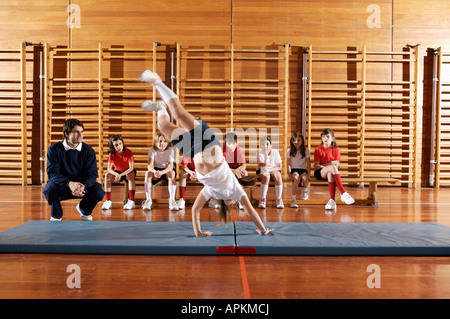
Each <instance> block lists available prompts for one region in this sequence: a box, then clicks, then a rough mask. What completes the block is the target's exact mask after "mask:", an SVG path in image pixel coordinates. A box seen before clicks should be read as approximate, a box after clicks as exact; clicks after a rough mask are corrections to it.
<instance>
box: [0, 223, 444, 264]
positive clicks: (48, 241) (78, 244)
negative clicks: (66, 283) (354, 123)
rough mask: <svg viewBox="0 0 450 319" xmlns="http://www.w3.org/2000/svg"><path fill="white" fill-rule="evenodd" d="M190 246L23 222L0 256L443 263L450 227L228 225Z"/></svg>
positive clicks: (132, 227)
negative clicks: (268, 231) (437, 259)
mask: <svg viewBox="0 0 450 319" xmlns="http://www.w3.org/2000/svg"><path fill="white" fill-rule="evenodd" d="M216 226H217V223H215V222H202V229H203V230H209V231H213V232H214V234H213V236H208V237H204V238H197V237H195V236H194V233H193V230H192V223H190V222H128V221H123V222H120V221H60V222H54V221H52V222H51V221H29V222H26V223H24V224H22V225H19V226H17V227H14V228H11V229H9V230H6V231H3V232H0V253H55V254H57V253H60V254H125V255H126V254H129V255H131V254H133V255H142V254H144V255H236V254H237V255H246V254H255V255H335V256H338V255H360V256H371V255H372V256H374V255H377V256H389V255H390V256H400V255H410V256H450V227H447V226H444V225H441V224H437V223H266V226H267V227H269V228H275V232H274V233H273V234H272V235H267V236H261V235H259V234H257V233H256V231H255V230H256V226H255V225H254V224H253V223H252V222H237V223H229V225H228V227H224V226H221V227H220V228H218V229H216Z"/></svg>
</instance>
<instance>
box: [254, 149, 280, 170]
mask: <svg viewBox="0 0 450 319" xmlns="http://www.w3.org/2000/svg"><path fill="white" fill-rule="evenodd" d="M266 162H267V164H268V165H267V169H271V168H276V167H278V165H279V164H280V163H281V156H280V153H279V152H278V151H277V150H275V149H273V148H272V149H271V151H270V155H269V156H268V159H267V161H266V155H265V154H264V153H262V152H261V150H259V151H258V164H259V163H266Z"/></svg>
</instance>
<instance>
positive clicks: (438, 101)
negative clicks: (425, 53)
mask: <svg viewBox="0 0 450 319" xmlns="http://www.w3.org/2000/svg"><path fill="white" fill-rule="evenodd" d="M437 69H438V80H439V81H438V83H437V96H436V171H435V174H434V179H435V188H437V189H439V187H440V180H441V111H442V110H441V107H442V105H441V93H442V48H440V49H439V50H438V67H437Z"/></svg>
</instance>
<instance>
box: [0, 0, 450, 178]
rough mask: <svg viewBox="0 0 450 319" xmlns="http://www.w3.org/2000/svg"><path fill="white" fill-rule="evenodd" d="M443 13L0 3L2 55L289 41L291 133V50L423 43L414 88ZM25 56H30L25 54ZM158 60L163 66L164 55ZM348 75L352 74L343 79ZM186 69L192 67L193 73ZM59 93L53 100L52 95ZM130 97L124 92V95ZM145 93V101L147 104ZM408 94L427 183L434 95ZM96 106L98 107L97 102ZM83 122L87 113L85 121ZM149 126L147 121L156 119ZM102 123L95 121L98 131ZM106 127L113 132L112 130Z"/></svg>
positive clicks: (294, 6)
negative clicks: (34, 47) (24, 46)
mask: <svg viewBox="0 0 450 319" xmlns="http://www.w3.org/2000/svg"><path fill="white" fill-rule="evenodd" d="M449 15H450V5H449V4H448V1H446V0H435V1H433V6H431V5H429V3H427V2H423V1H419V0H378V1H371V0H363V1H334V0H324V1H311V0H286V1H275V0H259V1H253V0H201V1H195V2H188V1H181V0H174V1H170V2H167V1H156V0H147V1H143V0H130V1H126V2H124V1H120V0H98V1H90V0H65V1H64V0H42V1H34V0H23V1H8V2H7V3H4V4H2V18H1V20H0V26H1V27H0V48H2V49H12V50H17V49H18V47H19V44H20V43H22V41H24V40H26V41H29V42H33V43H35V44H39V43H41V44H44V43H49V44H50V46H52V47H53V46H54V47H56V46H59V47H61V48H66V49H85V48H88V49H98V44H99V43H101V45H102V47H103V48H118V49H120V48H122V49H124V48H127V49H129V48H146V49H152V46H153V44H154V43H155V42H156V41H158V42H160V43H162V44H163V46H164V45H168V46H175V45H176V44H177V43H179V44H180V45H181V46H182V47H194V46H197V47H200V48H210V47H211V46H222V47H228V48H229V47H230V45H231V44H232V43H233V45H234V46H235V47H236V48H242V49H246V48H251V49H254V48H259V49H267V45H268V44H273V45H274V46H279V45H283V44H285V43H290V44H291V48H292V52H293V53H294V54H292V55H291V59H290V65H289V79H290V83H289V84H290V85H289V88H290V91H289V92H290V95H289V99H290V108H289V118H290V121H291V125H290V127H291V130H297V129H302V128H301V121H302V116H304V115H303V112H299V109H301V108H302V107H303V106H302V101H303V98H304V96H303V95H304V94H301V92H300V93H299V88H301V87H302V85H301V83H302V81H303V80H302V71H303V69H304V68H303V59H299V55H297V54H295V53H296V50H301V48H303V47H308V46H311V47H312V48H313V49H314V50H316V51H333V50H334V51H351V50H352V49H351V48H358V50H361V48H362V47H363V46H364V45H365V46H366V50H367V52H375V51H376V52H382V51H385V52H397V51H402V50H403V48H404V47H405V45H406V44H410V45H416V44H419V43H420V44H421V45H420V47H418V49H417V50H418V53H417V54H418V62H419V63H418V67H417V72H414V74H415V76H416V77H417V82H418V83H423V82H424V80H426V79H424V75H426V74H424V73H425V70H427V68H428V65H427V63H429V61H428V60H426V59H424V57H425V56H426V52H427V49H428V48H437V47H443V46H448V45H450V38H449V37H448V34H450V24H449V23H448V16H449ZM28 49H29V50H31V47H30V48H28ZM159 49H162V50H164V48H159ZM103 53H104V54H105V52H103ZM166 53H167V52H166ZM116 54H122V53H118V52H116ZM123 54H125V53H123ZM126 54H127V55H131V54H130V53H126ZM162 54H165V53H162ZM164 60H165V61H167V60H168V59H167V58H166V57H165V58H164ZM29 62H31V61H29ZM91 62H92V63H91ZM116 62H117V61H116ZM147 62H148V61H142V63H141V64H139V63H138V64H133V65H135V66H131V64H130V63H128V62H125V64H124V67H122V66H121V65H119V66H117V65H115V64H114V63H111V64H112V69H111V70H110V69H108V67H106V69H102V70H98V69H97V67H98V65H96V64H95V63H94V61H71V62H70V64H71V68H70V70H71V72H72V73H71V76H72V77H73V78H98V73H99V71H101V73H102V74H103V76H102V79H106V78H109V77H111V78H114V77H117V78H120V76H117V75H114V73H115V72H116V71H115V70H117V69H118V70H120V69H123V70H125V71H124V72H125V73H127V74H128V75H124V78H125V77H130V78H131V77H135V75H136V74H138V73H139V71H141V70H138V69H140V68H141V67H142V66H144V65H146V63H147ZM324 63H325V62H324ZM343 63H344V65H346V64H348V63H346V62H343ZM116 64H117V63H116ZM375 64H376V67H372V66H371V65H370V64H369V63H367V65H366V67H367V76H368V77H370V78H368V81H373V82H377V81H384V80H385V79H383V76H384V75H385V74H387V73H386V72H390V74H391V77H392V76H393V75H394V74H396V73H398V74H400V73H402V72H397V70H396V68H397V67H398V66H397V67H395V66H387V67H386V68H387V69H385V66H381V64H380V63H375ZM2 65H3V64H2ZM104 65H105V64H104ZM336 65H337V67H336V68H326V67H325V68H323V69H322V70H321V73H323V76H326V75H327V74H329V75H333V74H335V73H336V72H339V69H340V66H339V64H336ZM258 67H259V66H258V65H257V64H255V63H249V66H248V68H250V69H253V70H256V69H257V68H258ZM400 67H401V66H400ZM38 68H39V65H38V64H37V65H36V64H35V63H27V83H28V84H27V91H28V90H31V91H30V92H28V93H27V114H28V115H27V122H28V124H27V125H28V128H29V133H28V134H29V135H28V137H30V135H31V134H32V135H33V139H31V140H32V142H30V141H28V142H27V143H28V151H29V154H31V155H28V159H27V162H28V164H27V168H28V169H29V170H28V172H27V182H28V183H39V174H37V177H36V172H37V171H39V167H40V165H39V160H38V158H39V156H38V155H34V154H39V148H40V146H39V145H37V144H35V142H34V139H35V135H36V131H35V129H37V128H36V126H35V124H33V123H38V122H39V119H40V118H39V116H40V115H39V112H38V110H39V109H38V108H37V107H36V105H37V103H36V102H34V101H33V99H35V98H36V97H37V94H36V93H35V92H36V91H38V87H39V86H36V85H35V83H34V82H36V80H35V79H36V75H39V71H38V70H37V69H38ZM133 68H135V69H133ZM161 68H162V69H161ZM246 68H247V67H246ZM389 68H391V69H389ZM159 70H165V71H164V72H165V76H167V75H168V74H170V72H168V71H167V66H166V65H161V66H160V69H159ZM369 70H371V72H369ZM348 71H350V69H347V70H346V71H345V72H348ZM358 71H359V70H358ZM117 72H119V73H120V71H117ZM190 72H195V70H193V69H192V70H190ZM108 73H109V74H108ZM131 74H132V75H131ZM411 74H412V73H411ZM350 76H351V74H348V75H347V78H348V77H350ZM37 78H38V77H37ZM0 79H14V81H17V80H20V69H18V68H15V67H14V63H13V62H12V61H11V62H8V66H7V67H2V68H1V69H0ZM389 80H391V79H389ZM61 82H64V81H61ZM119 82H120V81H119ZM124 83H125V82H124ZM85 84H88V83H85ZM116 84H118V86H120V85H125V84H123V83H116ZM96 85H97V87H96V90H94V89H92V91H91V92H90V93H93V94H94V93H97V94H98V91H99V89H101V88H100V87H98V83H97V84H96ZM102 85H103V89H107V90H109V86H110V83H106V82H103V83H102ZM58 90H63V89H62V88H58ZM58 90H56V91H55V92H53V93H55V94H57V93H58V92H57V91H58ZM112 90H113V91H112V93H113V95H109V96H107V97H106V96H104V98H103V99H104V100H103V101H102V103H101V104H102V105H103V108H104V111H105V110H109V108H110V107H111V106H110V105H111V102H112V104H115V103H116V102H118V101H115V100H114V99H115V98H117V96H116V95H114V94H117V93H120V92H118V91H117V90H121V89H120V88H118V87H113V88H112ZM114 90H116V91H117V92H114ZM62 93H64V92H62ZM131 93H132V92H127V94H128V96H129V95H130V94H131ZM151 93H152V92H149V94H145V95H146V96H147V97H149V98H152V95H151ZM8 94H9V93H8ZM83 94H87V92H84V93H83ZM108 94H109V93H108ZM367 94H369V93H367ZM414 95H415V97H414V98H415V99H416V100H417V112H416V113H415V116H416V117H417V119H416V123H415V124H416V125H417V127H418V134H417V135H416V137H415V138H416V140H415V142H414V143H415V144H414V147H415V148H416V149H417V154H416V155H417V158H418V163H417V165H415V166H414V168H413V170H415V172H414V173H415V174H416V175H417V179H416V180H415V181H414V182H413V183H409V184H408V185H409V186H421V185H422V186H427V185H428V179H429V176H428V174H427V172H426V170H423V169H422V170H421V166H422V165H423V163H424V161H426V158H427V156H429V155H428V154H429V153H430V150H429V146H428V145H429V143H428V141H423V140H422V137H423V136H427V139H428V138H429V133H427V132H425V131H424V128H423V120H422V119H424V118H427V119H428V118H429V112H430V109H431V107H430V102H429V101H431V99H430V95H431V90H429V89H428V87H426V90H425V89H424V86H423V85H419V86H418V88H417V91H416V92H414ZM54 98H55V99H56V98H57V96H54ZM77 99H78V100H80V101H84V99H82V98H81V97H80V98H76V99H75V98H74V99H73V100H72V101H71V102H72V104H76V102H80V101H76V100H77ZM110 99H111V100H110ZM55 101H57V99H56V100H55ZM96 102H99V100H98V97H97V99H96ZM85 107H89V106H87V105H86V106H85ZM0 108H1V109H2V110H1V112H2V114H9V110H10V107H9V106H8V105H7V103H6V101H5V100H4V99H2V100H0ZM97 108H98V105H97ZM88 115H89V112H88V113H86V114H85V116H88ZM151 122H152V123H153V119H152V121H151ZM88 124H89V125H91V124H92V126H94V121H93V122H92V123H90V121H88ZM98 124H99V123H98V122H95V125H98ZM111 129H112V130H113V131H114V130H116V127H112V128H111ZM152 130H153V129H152ZM110 132H111V131H110V128H107V127H106V128H105V127H103V134H102V135H103V137H104V138H105V137H107V135H108V134H110ZM8 134H9V133H8ZM423 134H425V135H423ZM5 138H7V134H6V133H3V131H2V133H0V139H2V140H3V139H5ZM28 140H30V138H29V139H28ZM349 142H353V141H349ZM30 143H31V144H30ZM93 143H94V141H93ZM356 143H358V142H356ZM95 144H96V147H100V145H99V144H100V143H99V139H98V138H97V140H96V141H95ZM136 147H137V146H136ZM36 159H37V160H36ZM36 162H37V163H38V164H36ZM8 165H9V164H8ZM10 165H12V164H10ZM14 165H16V164H14ZM11 170H14V169H13V168H11ZM21 173H22V172H21ZM405 173H406V172H405ZM411 173H413V172H409V171H408V174H411ZM0 178H3V179H4V180H3V179H2V182H5V183H9V182H13V181H7V180H8V178H7V177H4V176H0ZM21 182H22V181H21Z"/></svg>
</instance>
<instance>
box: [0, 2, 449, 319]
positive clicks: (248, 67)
mask: <svg viewBox="0 0 450 319" xmlns="http://www.w3.org/2000/svg"><path fill="white" fill-rule="evenodd" d="M431 3H432V5H431ZM449 16H450V3H449V2H448V1H447V0H434V1H432V2H426V1H418V0H377V1H367V0H361V1H341V0H333V1H332V0H322V1H312V0H309V1H306V0H283V1H281V0H279V1H276V0H198V1H185V0H183V1H181V0H172V1H161V0H159V1H156V0H145V1H144V0H129V1H119V0H96V1H92V0H39V1H36V0H34V1H32V0H22V1H5V0H2V1H1V18H0V26H1V28H0V33H1V36H0V113H1V116H0V141H1V142H0V149H1V152H0V207H1V211H0V298H1V299H47V300H49V299H150V300H154V299H157V300H166V299H167V300H177V301H178V304H177V306H176V307H172V308H171V310H172V311H173V313H174V314H178V313H179V314H180V315H181V317H183V314H186V313H190V314H198V313H199V312H203V315H208V314H211V315H212V313H213V312H214V311H215V315H219V314H222V315H223V314H224V313H223V312H224V311H225V310H226V309H233V314H237V313H239V314H240V315H242V316H246V315H249V313H248V311H249V309H250V311H255V312H257V313H256V314H259V315H265V314H266V313H270V314H271V315H273V316H276V311H277V310H276V308H274V307H273V304H271V302H273V300H279V301H280V300H284V301H286V300H290V301H292V300H298V299H446V298H450V228H449V227H450V213H449V207H450V188H449V186H450V89H449V88H450V38H449V36H448V35H449V34H450V23H449V18H448V17H449ZM145 70H152V71H153V72H156V73H157V74H158V75H159V76H160V78H161V80H162V82H163V83H164V85H165V86H166V87H167V88H169V89H170V90H171V91H173V93H174V94H175V95H176V96H177V97H178V98H179V100H180V102H181V104H182V105H183V107H184V109H185V110H186V111H187V112H189V114H192V115H193V116H194V117H195V118H201V119H202V120H203V121H204V122H206V123H208V125H209V127H210V128H211V129H212V131H213V132H214V134H215V136H216V137H217V139H218V141H219V142H220V144H221V145H223V146H224V147H225V144H226V134H227V133H229V132H234V133H236V134H237V136H238V139H237V145H238V146H239V147H240V148H241V149H242V150H243V154H244V156H245V162H246V163H245V168H246V170H247V172H248V176H247V178H246V179H245V180H243V181H241V185H242V188H243V190H244V191H245V194H246V195H247V197H248V199H249V201H250V203H251V205H252V207H253V209H254V210H255V211H256V213H257V214H258V216H259V218H260V219H261V221H262V222H263V223H264V225H266V226H267V229H269V228H273V229H274V230H273V232H270V233H268V234H266V235H261V234H259V233H258V232H256V231H255V230H256V226H255V225H254V224H253V222H252V221H253V219H252V218H251V217H250V216H249V214H247V213H246V211H247V210H246V209H239V207H237V206H236V207H235V209H234V210H233V216H232V220H231V221H229V222H228V224H227V225H226V226H225V225H224V224H221V225H220V226H218V220H219V214H220V211H221V209H220V208H219V206H220V203H219V204H218V203H217V202H216V203H214V202H213V201H212V200H210V201H209V203H206V204H205V206H203V208H201V211H200V215H199V216H200V217H199V218H200V222H201V225H202V229H203V231H209V232H212V235H211V236H206V237H196V234H197V233H194V231H193V224H195V223H194V221H193V218H194V217H193V216H194V213H193V212H192V213H191V210H192V211H193V207H194V205H195V204H194V203H195V201H196V198H198V197H197V196H199V194H203V193H201V192H202V189H203V185H202V184H201V183H200V182H199V181H189V180H188V181H187V184H186V186H185V188H184V189H183V196H184V197H185V204H184V203H183V206H184V205H185V207H184V208H181V205H180V207H177V208H176V209H173V208H172V206H171V205H172V204H171V202H170V201H171V198H172V196H175V199H176V200H177V201H178V203H179V200H180V198H181V187H182V186H181V183H180V172H181V171H182V162H181V159H182V154H181V153H180V152H178V149H176V148H174V154H175V155H174V156H175V159H174V161H173V163H174V164H173V167H174V169H176V172H177V176H176V180H175V182H173V183H172V182H170V181H167V180H166V181H161V182H158V183H157V184H155V185H152V186H151V189H152V191H151V192H152V195H151V197H152V198H151V199H152V206H151V209H142V207H141V206H144V201H146V200H148V193H147V191H148V189H147V186H146V185H147V184H149V182H147V181H146V177H145V176H146V172H147V170H149V168H148V165H149V150H150V149H151V148H152V147H154V146H155V143H156V142H155V137H156V136H157V134H158V132H159V129H158V118H159V113H158V115H157V113H156V112H145V111H143V110H142V109H141V104H142V103H143V102H144V101H151V102H157V101H161V99H162V98H163V97H162V95H161V94H160V91H158V89H157V87H156V86H154V87H153V86H152V85H149V83H150V82H149V83H145V81H142V80H139V79H140V76H141V74H142V73H143V72H144V71H145ZM447 72H449V73H447ZM141 79H142V78H141ZM166 104H167V101H166ZM170 116H171V118H170V119H171V121H172V122H173V123H174V124H175V125H178V126H181V124H182V123H180V122H177V121H176V119H175V116H173V114H172V113H171V114H170ZM68 119H78V120H79V121H81V122H82V123H83V129H84V131H83V140H82V145H85V144H86V145H89V146H90V147H92V149H93V150H94V152H95V157H96V163H97V173H98V176H97V180H96V183H98V185H101V186H102V188H104V189H105V187H104V186H105V175H106V174H107V173H108V172H109V170H108V167H109V164H108V160H109V148H110V146H109V140H110V138H111V137H112V136H113V135H120V136H121V137H122V138H123V141H124V145H126V147H127V148H128V149H130V150H131V151H132V152H133V156H134V164H133V165H134V169H135V170H136V175H135V180H134V184H133V185H134V186H132V187H131V188H130V185H132V184H131V183H129V182H128V181H127V179H125V177H124V181H122V182H120V183H113V184H112V186H111V191H109V194H108V193H106V194H107V196H110V198H111V205H112V206H111V207H108V209H105V206H104V207H103V208H102V205H103V204H104V202H105V200H106V197H105V198H102V200H101V201H100V202H98V203H97V205H96V206H95V208H94V209H93V211H92V212H91V213H90V216H91V217H92V218H85V217H86V216H81V217H82V218H80V214H82V210H80V208H79V207H80V204H79V203H80V199H78V198H71V199H68V200H64V201H62V202H61V208H62V210H63V211H64V214H63V216H62V220H51V218H53V217H55V216H52V215H51V207H50V205H49V202H48V201H47V198H46V195H44V187H45V186H46V185H47V184H48V183H49V179H50V178H49V174H48V173H47V168H48V166H49V165H48V156H47V155H48V150H49V148H50V147H51V146H52V145H55V144H56V143H59V142H61V141H62V140H63V139H64V136H66V135H64V134H63V125H64V123H65V121H66V120H68ZM324 129H331V130H332V131H333V132H334V138H335V141H336V143H337V146H338V147H339V150H340V159H339V163H338V164H339V165H338V170H339V174H338V175H339V180H342V185H343V187H344V188H345V191H346V192H347V193H348V194H349V195H350V196H351V198H353V199H354V202H352V204H350V205H346V204H345V203H344V200H342V201H341V200H340V197H339V195H340V194H339V192H338V191H336V200H335V206H333V207H332V209H330V207H329V206H328V205H329V200H330V196H331V193H332V190H331V188H330V180H328V183H327V180H326V178H325V180H320V179H317V178H316V177H315V174H314V171H315V167H316V166H315V165H316V164H317V163H315V161H314V158H315V157H314V154H315V150H316V148H318V147H319V146H320V145H321V144H322V142H323V139H322V136H321V133H322V132H323V130H324ZM294 133H299V134H301V136H303V138H304V146H305V147H306V149H307V150H309V153H310V160H309V162H307V173H306V174H307V176H309V188H308V189H307V190H305V185H304V182H303V183H301V184H300V186H299V187H298V189H296V188H294V193H295V194H292V191H293V180H292V179H291V178H290V176H291V174H290V172H289V171H288V169H287V167H288V166H289V165H290V163H291V162H290V161H289V158H288V157H287V155H286V154H287V151H288V149H290V148H292V144H291V136H292V135H293V134H294ZM266 137H270V140H271V149H272V152H274V151H275V150H276V151H277V152H279V154H280V158H281V162H280V163H279V165H281V169H280V170H279V175H280V181H281V182H280V183H279V182H273V181H271V182H270V183H269V184H268V186H267V188H263V187H266V185H264V183H263V182H262V181H261V176H259V175H258V173H257V171H258V170H259V168H260V166H259V160H258V158H259V157H258V154H260V153H259V152H260V148H261V147H262V146H261V145H262V144H260V141H261V140H262V139H265V138H266ZM69 152H72V151H69ZM316 154H317V153H316ZM267 157H268V155H267ZM316 157H317V155H316ZM332 162H333V161H330V165H331V163H332ZM197 174H198V173H197ZM319 174H320V173H319ZM333 174H334V173H333ZM261 175H262V174H261ZM272 177H273V176H272ZM335 180H336V181H335V182H333V183H334V184H336V183H337V181H338V179H337V177H336V178H335ZM334 184H333V185H332V188H333V189H334ZM149 185H150V184H149ZM133 187H134V188H135V189H134V190H133V189H132V188H133ZM171 187H172V188H171ZM183 187H184V186H183ZM338 188H339V187H338ZM174 190H175V193H173V191H174ZM263 191H264V192H265V191H266V192H267V194H266V195H265V196H263V195H262V194H263ZM280 191H281V192H282V193H280ZM333 192H334V190H333ZM341 193H342V192H341ZM305 194H306V195H305ZM292 195H296V197H292ZM130 196H132V200H133V206H129V207H128V206H127V207H124V204H125V206H126V204H127V203H128V201H129V200H131V199H130ZM333 196H334V193H333ZM244 197H245V196H244ZM244 197H243V198H244ZM263 197H264V201H263V202H264V204H263V205H261V200H262V198H263ZM108 198H109V197H108ZM280 198H281V199H282V201H281V202H283V201H284V205H280ZM222 205H224V204H223V203H222ZM333 205H334V204H333ZM244 206H245V205H244ZM52 207H53V206H52ZM130 207H131V208H130ZM52 209H53V208H52ZM82 219H83V220H82ZM84 219H91V220H84ZM194 230H195V226H194ZM263 234H264V233H263ZM244 299H245V300H244ZM247 299H248V300H247ZM251 299H254V300H253V301H252V300H251ZM207 300H208V301H209V302H210V303H209V304H208V303H207V302H206V301H207ZM210 300H215V301H216V303H214V302H211V301H210ZM152 305H153V304H152ZM161 305H162V306H164V307H165V306H167V307H168V308H170V307H171V306H170V304H167V303H161V304H160V305H159V306H161ZM207 305H209V307H207ZM305 305H306V304H305ZM154 306H155V307H158V304H157V303H155V304H154ZM242 309H243V310H242ZM259 310H261V311H259ZM192 311H195V312H192ZM239 311H240V312H239ZM242 311H244V312H242ZM230 312H231V310H230ZM253 314H255V313H253ZM230 316H232V315H231V314H230Z"/></svg>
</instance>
